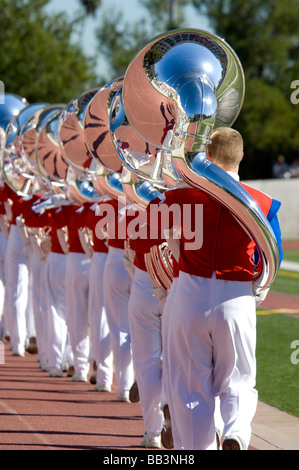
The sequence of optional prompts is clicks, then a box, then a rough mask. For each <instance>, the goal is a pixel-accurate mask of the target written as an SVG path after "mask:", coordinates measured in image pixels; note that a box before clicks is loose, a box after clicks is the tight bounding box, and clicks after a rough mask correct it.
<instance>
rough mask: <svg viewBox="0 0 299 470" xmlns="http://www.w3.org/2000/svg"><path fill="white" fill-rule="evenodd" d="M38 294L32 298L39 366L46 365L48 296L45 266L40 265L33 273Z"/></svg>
mask: <svg viewBox="0 0 299 470" xmlns="http://www.w3.org/2000/svg"><path fill="white" fill-rule="evenodd" d="M37 276H39V278H38V281H35V282H37V287H38V289H37V290H38V294H37V295H36V296H34V303H33V309H34V321H35V328H36V342H37V347H38V356H39V360H40V364H48V362H49V361H48V315H49V311H48V295H47V289H46V265H44V264H42V263H40V267H39V269H38V268H37V269H36V270H35V271H34V279H37Z"/></svg>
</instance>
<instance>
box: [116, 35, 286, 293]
mask: <svg viewBox="0 0 299 470" xmlns="http://www.w3.org/2000/svg"><path fill="white" fill-rule="evenodd" d="M244 93H245V80H244V73H243V69H242V65H241V63H240V61H239V59H238V57H237V55H236V53H235V52H234V51H233V49H232V48H231V47H230V46H229V45H228V44H227V43H226V42H225V41H224V40H223V39H221V38H219V37H218V36H216V35H214V34H211V33H209V32H206V31H202V30H197V29H185V30H173V31H169V32H166V33H164V34H161V35H159V36H157V37H155V38H154V39H152V40H151V41H150V42H149V43H148V44H147V45H146V46H145V47H144V48H143V49H141V50H140V51H139V52H138V53H137V54H136V56H135V57H134V58H133V60H132V61H131V63H130V64H129V66H128V68H127V71H126V74H125V78H124V82H123V94H122V96H123V106H124V110H125V113H126V116H127V119H128V121H129V122H130V125H132V126H133V127H134V129H135V130H136V132H137V133H138V134H139V135H140V136H141V137H142V138H143V139H144V140H146V141H147V142H148V143H149V144H151V145H155V146H157V147H160V148H161V149H162V150H163V151H170V152H171V156H172V162H173V166H174V169H175V171H176V173H177V174H178V176H179V177H180V178H182V179H183V180H184V181H185V182H186V183H187V184H189V185H190V186H193V187H195V188H198V189H201V190H203V191H205V192H207V193H209V194H210V195H211V196H212V197H214V198H215V199H216V200H217V201H218V202H220V203H221V204H223V205H224V206H225V207H227V208H228V209H229V210H230V212H231V213H232V214H233V215H234V216H235V217H236V219H237V220H238V222H239V223H240V224H241V225H242V227H243V228H244V230H246V231H247V233H248V234H250V236H251V237H252V239H253V240H254V241H255V242H256V244H257V247H258V249H259V252H260V255H261V257H262V259H263V272H262V275H261V276H260V277H259V280H258V283H257V285H256V286H255V293H256V294H258V293H259V292H260V291H262V290H266V289H268V288H269V287H270V285H271V283H272V282H273V280H274V278H275V276H276V273H277V269H278V247H277V242H276V239H275V236H274V234H273V231H272V229H271V226H270V224H269V223H268V221H267V219H266V217H265V216H264V214H263V213H262V212H261V211H260V210H259V208H258V206H257V205H256V203H255V201H254V200H253V199H252V198H251V197H250V196H249V194H248V193H247V192H246V191H245V190H243V188H242V189H240V185H239V184H237V183H235V181H234V180H233V178H232V177H231V176H229V175H228V174H227V173H225V172H223V171H219V170H220V169H219V168H218V167H217V168H215V165H213V164H212V163H210V162H209V163H208V162H207V161H206V160H205V159H203V158H202V157H203V155H205V151H206V146H207V143H208V142H209V136H210V133H211V131H212V130H213V129H214V128H217V127H223V126H226V127H230V126H232V124H233V123H234V121H235V120H236V118H237V117H238V115H239V113H240V110H241V108H242V105H243V100H244Z"/></svg>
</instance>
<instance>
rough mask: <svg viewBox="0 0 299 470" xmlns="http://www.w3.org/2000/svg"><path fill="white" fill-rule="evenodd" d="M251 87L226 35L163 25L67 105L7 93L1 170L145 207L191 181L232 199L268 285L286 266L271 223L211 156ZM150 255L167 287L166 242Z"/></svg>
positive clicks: (26, 182) (38, 185) (33, 187)
mask: <svg viewBox="0 0 299 470" xmlns="http://www.w3.org/2000/svg"><path fill="white" fill-rule="evenodd" d="M244 90H245V83H244V74H243V70H242V66H241V64H240V61H239V59H238V57H237V55H236V54H235V52H234V51H233V49H232V48H231V47H230V46H229V45H228V44H227V43H226V42H225V41H224V40H223V39H221V38H219V37H218V36H216V35H213V34H211V33H208V32H206V31H202V30H197V29H185V30H173V31H169V32H166V33H163V34H161V35H159V36H157V37H156V38H154V39H152V40H151V41H150V42H148V43H147V44H146V45H145V46H144V48H142V49H141V50H140V51H139V52H138V53H137V54H136V56H135V57H134V58H133V59H132V61H131V62H130V64H129V66H128V68H127V70H126V73H125V75H124V76H121V77H118V78H116V79H113V80H112V81H111V82H109V83H107V84H106V85H105V86H102V87H95V88H93V89H89V90H87V91H84V92H82V93H80V94H79V95H77V96H75V97H74V98H73V99H72V100H71V101H70V102H69V103H68V104H67V105H65V104H61V103H58V104H49V103H34V104H28V103H27V101H26V100H24V99H21V98H20V97H18V96H16V95H11V94H7V95H5V102H6V109H7V114H6V115H5V116H3V112H2V113H0V117H1V121H0V126H1V135H0V137H1V167H2V175H3V177H4V178H5V179H6V181H7V182H8V184H9V185H10V186H11V187H12V189H13V190H14V191H16V192H17V193H19V194H21V195H26V194H32V193H35V192H40V191H41V190H42V191H43V192H44V193H45V195H47V196H48V197H50V196H51V194H52V193H53V191H54V192H56V193H57V192H61V193H66V194H67V199H68V201H75V202H77V203H79V204H82V203H84V202H86V201H97V200H99V199H100V198H101V197H102V196H103V195H106V196H109V197H114V198H124V197H125V198H126V200H127V201H128V202H130V203H136V204H139V205H142V206H143V207H144V206H146V205H147V204H148V203H149V201H150V200H151V199H152V198H153V197H156V196H157V194H160V193H161V192H163V191H165V190H167V188H169V187H171V186H173V184H175V183H176V182H178V181H179V180H183V181H184V182H186V183H187V184H188V185H191V186H193V187H195V188H198V189H201V190H203V191H205V192H207V193H208V194H210V195H211V196H212V197H214V198H215V199H216V200H217V201H219V202H220V203H221V204H223V205H224V206H225V207H227V208H228V209H229V210H230V211H231V212H232V214H233V215H234V216H235V217H236V219H237V220H238V221H239V222H240V223H241V224H242V226H243V227H244V229H245V230H247V232H249V234H250V235H251V236H252V238H253V239H254V240H255V241H256V243H257V246H258V248H259V251H260V254H261V256H262V258H263V261H264V263H263V267H264V269H263V275H262V277H261V279H262V281H261V283H260V284H259V286H258V287H257V289H258V290H261V289H264V288H268V287H269V285H270V284H271V283H272V282H273V280H274V278H275V275H276V272H277V269H278V249H277V244H276V240H275V236H274V235H273V232H272V229H271V227H270V226H269V224H268V222H267V220H266V219H265V217H264V216H263V214H262V213H261V211H260V210H259V209H258V207H255V206H256V205H255V206H254V205H253V204H252V202H253V201H252V200H251V198H250V196H249V194H248V193H247V192H246V191H245V190H244V191H242V188H241V189H240V185H238V184H236V183H235V182H234V180H233V179H232V178H231V177H230V176H229V175H227V174H226V173H225V172H223V171H222V170H221V169H219V168H217V167H215V165H213V164H212V163H210V162H208V161H207V160H206V159H205V149H206V145H207V143H208V141H209V135H210V133H211V131H212V130H213V129H214V128H216V127H220V126H231V125H232V124H233V122H234V121H235V119H236V118H237V116H238V114H239V112H240V110H241V108H242V104H243V99H244ZM4 109H5V105H4ZM86 237H87V239H88V234H86V233H85V234H83V238H84V239H85V241H86ZM41 238H44V241H45V240H47V237H46V236H44V237H41V236H40V237H39V239H41ZM44 244H46V243H44ZM87 245H89V250H90V243H87ZM89 254H90V255H91V252H90V251H89ZM146 262H147V266H148V270H149V274H150V275H151V278H152V280H153V283H154V285H160V286H162V287H163V288H165V289H169V287H170V286H171V283H172V263H171V251H170V248H169V246H168V244H167V243H165V244H163V245H160V246H158V247H155V248H153V249H152V253H151V256H150V259H149V258H147V260H146Z"/></svg>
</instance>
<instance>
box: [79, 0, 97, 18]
mask: <svg viewBox="0 0 299 470" xmlns="http://www.w3.org/2000/svg"><path fill="white" fill-rule="evenodd" d="M80 3H81V4H82V6H83V7H84V8H85V11H86V14H87V15H93V16H94V15H95V13H96V11H97V9H98V8H99V7H100V6H101V4H102V0H80Z"/></svg>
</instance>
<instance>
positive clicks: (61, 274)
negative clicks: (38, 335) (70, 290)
mask: <svg viewBox="0 0 299 470" xmlns="http://www.w3.org/2000/svg"><path fill="white" fill-rule="evenodd" d="M66 265H67V256H66V255H64V254H60V253H53V252H50V253H49V255H48V257H47V261H46V266H45V284H46V293H47V303H48V321H47V344H48V346H47V362H48V366H49V367H50V368H52V367H56V368H57V369H60V370H62V366H63V361H64V357H65V348H66V343H67V332H68V330H67V323H66V315H67V310H66V289H65V279H66Z"/></svg>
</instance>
